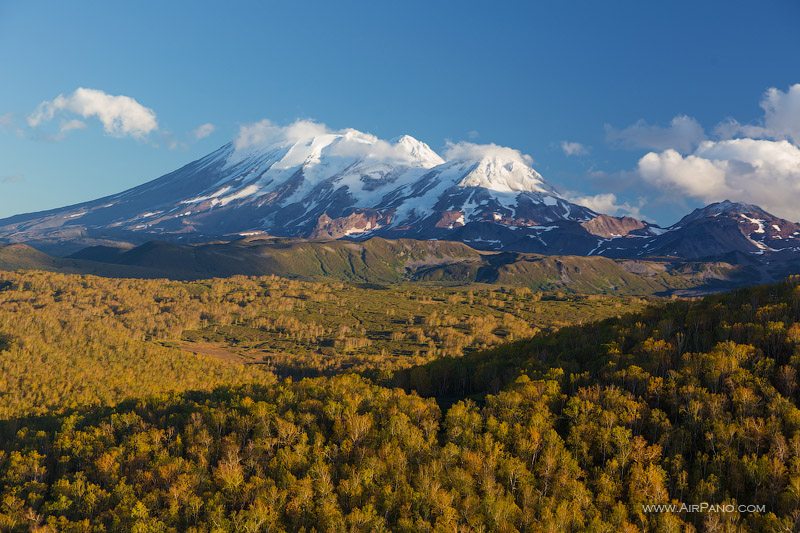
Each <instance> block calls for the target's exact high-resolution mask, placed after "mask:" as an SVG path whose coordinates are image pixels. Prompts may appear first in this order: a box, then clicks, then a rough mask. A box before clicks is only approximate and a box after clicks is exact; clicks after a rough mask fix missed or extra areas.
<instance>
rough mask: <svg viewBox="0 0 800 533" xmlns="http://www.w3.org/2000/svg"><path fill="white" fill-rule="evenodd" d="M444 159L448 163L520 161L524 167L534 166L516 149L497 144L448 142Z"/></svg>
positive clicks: (525, 155) (530, 158)
mask: <svg viewBox="0 0 800 533" xmlns="http://www.w3.org/2000/svg"><path fill="white" fill-rule="evenodd" d="M444 158H445V159H446V160H448V161H452V160H457V161H479V160H481V159H485V158H496V159H501V160H510V161H518V162H519V163H522V164H523V165H532V164H533V158H532V157H531V156H529V155H528V154H523V153H522V152H520V151H519V150H515V149H514V148H508V147H506V146H499V145H497V144H494V143H492V144H474V143H470V142H458V143H452V142H448V143H447V147H446V148H445V151H444Z"/></svg>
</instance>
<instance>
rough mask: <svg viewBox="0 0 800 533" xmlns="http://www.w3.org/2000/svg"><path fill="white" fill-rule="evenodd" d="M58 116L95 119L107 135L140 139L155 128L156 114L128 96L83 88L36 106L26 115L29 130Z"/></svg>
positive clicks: (156, 124) (156, 123)
mask: <svg viewBox="0 0 800 533" xmlns="http://www.w3.org/2000/svg"><path fill="white" fill-rule="evenodd" d="M61 113H71V114H74V115H78V116H81V117H83V118H91V117H96V118H97V119H98V120H100V122H102V124H103V129H104V130H105V131H106V133H108V134H109V135H113V136H115V137H122V136H126V135H127V136H131V137H135V138H141V137H144V136H145V135H147V134H148V133H150V132H152V131H154V130H156V129H158V121H157V120H156V114H155V112H154V111H153V110H152V109H150V108H148V107H145V106H143V105H142V104H140V103H139V102H137V101H136V100H134V99H133V98H131V97H130V96H124V95H118V96H114V95H110V94H107V93H105V92H103V91H99V90H97V89H86V88H83V87H80V88H78V89H76V90H75V92H73V93H72V94H69V95H67V96H65V95H63V94H60V95H58V96H57V97H55V98H54V99H52V100H46V101H44V102H42V103H41V104H39V105H38V106H37V108H36V110H35V111H34V112H33V113H31V115H30V116H28V125H29V126H30V127H32V128H35V127H38V126H39V125H41V124H42V123H44V122H47V121H50V120H52V119H53V118H54V117H55V116H56V115H57V114H61ZM62 133H63V132H62Z"/></svg>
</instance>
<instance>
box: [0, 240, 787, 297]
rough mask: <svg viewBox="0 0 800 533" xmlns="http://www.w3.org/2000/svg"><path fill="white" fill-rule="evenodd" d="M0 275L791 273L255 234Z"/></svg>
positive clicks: (603, 289) (508, 279) (717, 281)
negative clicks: (31, 272)
mask: <svg viewBox="0 0 800 533" xmlns="http://www.w3.org/2000/svg"><path fill="white" fill-rule="evenodd" d="M0 261H2V262H0V269H6V270H16V269H40V270H49V271H58V272H65V273H86V274H94V275H100V276H108V277H136V278H169V279H178V280H194V279H204V278H210V277H230V276H236V275H248V276H263V275H276V276H281V277H286V278H292V279H304V280H326V279H327V280H338V281H347V282H356V283H378V284H386V283H398V282H404V281H414V282H435V283H440V284H470V283H491V284H496V285H512V286H518V287H528V288H530V289H534V290H565V291H570V292H574V293H578V294H622V295H652V294H671V293H690V294H701V293H704V292H714V291H718V290H722V289H725V288H730V287H736V286H740V285H742V284H747V283H750V282H752V280H753V279H762V278H763V279H764V280H771V279H773V278H774V277H777V276H781V275H785V271H784V270H779V271H778V272H761V271H760V270H759V269H758V268H755V267H754V266H753V265H751V264H748V263H747V262H746V261H745V260H744V259H740V260H738V261H736V260H731V261H730V262H724V261H718V262H681V261H674V260H669V259H662V260H624V259H609V258H605V257H599V256H593V257H581V256H543V255H537V254H522V253H513V252H506V253H497V252H485V251H479V250H475V249H474V248H471V247H469V246H467V245H465V244H463V243H459V242H448V241H420V240H412V239H396V240H388V239H382V238H378V237H376V238H372V239H369V240H365V241H358V242H353V241H345V240H328V241H306V240H289V239H272V238H266V237H249V238H244V239H239V240H235V241H219V242H213V243H207V244H196V245H179V244H172V243H167V242H158V241H153V242H148V243H145V244H143V245H140V246H137V247H133V248H130V247H128V248H117V247H110V246H92V247H89V248H85V249H83V250H81V251H79V252H77V253H75V254H73V255H71V256H70V257H67V258H59V257H51V256H47V255H45V254H43V253H41V252H38V251H36V250H34V249H32V248H30V247H27V246H25V245H7V246H6V247H5V248H0Z"/></svg>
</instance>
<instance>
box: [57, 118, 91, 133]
mask: <svg viewBox="0 0 800 533" xmlns="http://www.w3.org/2000/svg"><path fill="white" fill-rule="evenodd" d="M85 127H86V123H85V122H84V121H82V120H78V119H77V118H74V119H72V120H65V121H64V122H62V123H61V127H59V128H58V131H59V132H60V133H67V132H68V131H72V130H82V129H84V128H85Z"/></svg>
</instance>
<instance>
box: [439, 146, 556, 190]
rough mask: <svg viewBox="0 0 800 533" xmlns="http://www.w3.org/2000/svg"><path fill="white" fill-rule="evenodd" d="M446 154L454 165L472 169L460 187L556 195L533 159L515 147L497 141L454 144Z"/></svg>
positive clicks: (460, 183)
mask: <svg viewBox="0 0 800 533" xmlns="http://www.w3.org/2000/svg"><path fill="white" fill-rule="evenodd" d="M445 157H446V159H447V160H448V161H451V162H452V164H453V165H455V166H458V167H460V168H468V167H471V169H470V170H469V171H468V172H467V174H466V175H465V176H464V177H463V179H462V180H461V181H460V182H459V183H458V185H459V186H460V187H483V188H485V189H489V190H492V191H496V192H506V193H509V192H536V193H546V194H550V195H555V191H554V190H553V188H552V187H551V186H550V185H548V184H547V183H546V182H545V181H544V178H542V176H541V174H539V173H538V172H536V171H535V170H534V169H533V167H531V163H532V162H533V159H532V158H531V157H530V156H528V155H524V154H522V153H521V152H520V151H518V150H514V149H513V148H506V147H504V146H498V145H496V144H472V143H458V144H451V145H450V146H449V147H448V149H447V151H446V152H445Z"/></svg>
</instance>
